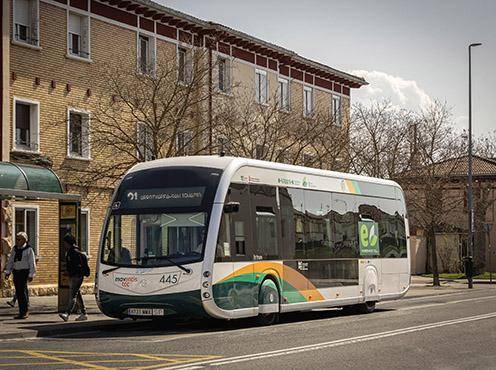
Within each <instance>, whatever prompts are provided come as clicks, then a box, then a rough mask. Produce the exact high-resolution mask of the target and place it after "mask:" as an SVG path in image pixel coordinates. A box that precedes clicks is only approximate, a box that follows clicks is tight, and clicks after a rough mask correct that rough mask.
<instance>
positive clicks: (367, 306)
mask: <svg viewBox="0 0 496 370" xmlns="http://www.w3.org/2000/svg"><path fill="white" fill-rule="evenodd" d="M343 311H344V312H346V313H348V314H367V313H372V312H374V311H375V302H374V301H370V302H365V303H360V304H354V305H351V306H344V307H343Z"/></svg>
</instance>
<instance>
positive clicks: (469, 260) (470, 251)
mask: <svg viewBox="0 0 496 370" xmlns="http://www.w3.org/2000/svg"><path fill="white" fill-rule="evenodd" d="M480 45H482V44H481V43H473V44H470V45H469V46H468V191H467V196H468V202H467V205H468V240H467V256H466V258H465V274H466V275H467V280H468V288H469V289H472V288H473V287H474V282H473V258H474V205H473V190H472V48H473V47H476V46H480Z"/></svg>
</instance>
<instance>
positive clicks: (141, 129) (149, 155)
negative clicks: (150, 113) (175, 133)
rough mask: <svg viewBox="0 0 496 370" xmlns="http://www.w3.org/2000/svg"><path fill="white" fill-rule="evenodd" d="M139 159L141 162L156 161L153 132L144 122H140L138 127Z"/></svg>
mask: <svg viewBox="0 0 496 370" xmlns="http://www.w3.org/2000/svg"><path fill="white" fill-rule="evenodd" d="M136 131H137V139H138V140H137V144H138V148H137V149H138V158H139V159H140V161H144V162H146V161H151V160H153V159H155V154H154V152H155V151H154V150H153V148H154V145H153V132H152V130H151V129H150V127H149V126H148V125H147V124H146V123H144V122H138V123H137V125H136Z"/></svg>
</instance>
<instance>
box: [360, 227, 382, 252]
mask: <svg viewBox="0 0 496 370" xmlns="http://www.w3.org/2000/svg"><path fill="white" fill-rule="evenodd" d="M358 231H359V234H360V254H361V255H362V256H378V255H379V224H378V223H377V222H374V221H369V220H362V221H359V222H358Z"/></svg>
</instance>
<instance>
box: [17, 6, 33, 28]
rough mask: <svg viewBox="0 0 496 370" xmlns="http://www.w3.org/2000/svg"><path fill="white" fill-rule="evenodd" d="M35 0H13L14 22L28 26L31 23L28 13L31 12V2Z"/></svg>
mask: <svg viewBox="0 0 496 370" xmlns="http://www.w3.org/2000/svg"><path fill="white" fill-rule="evenodd" d="M36 2H37V1H31V2H29V1H28V0H15V8H14V18H15V19H14V22H15V23H19V24H22V25H24V26H29V25H30V24H31V19H30V13H31V14H32V6H33V3H36Z"/></svg>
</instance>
